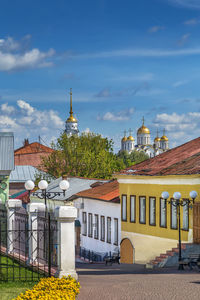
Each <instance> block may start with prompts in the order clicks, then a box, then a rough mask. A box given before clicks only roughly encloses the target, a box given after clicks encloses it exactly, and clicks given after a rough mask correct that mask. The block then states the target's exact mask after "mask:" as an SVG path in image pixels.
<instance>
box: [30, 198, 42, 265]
mask: <svg viewBox="0 0 200 300" xmlns="http://www.w3.org/2000/svg"><path fill="white" fill-rule="evenodd" d="M45 208H46V206H45V204H44V203H29V204H28V214H29V260H30V262H32V263H33V262H36V261H37V254H38V253H37V252H38V247H37V244H38V214H40V213H42V212H45Z"/></svg>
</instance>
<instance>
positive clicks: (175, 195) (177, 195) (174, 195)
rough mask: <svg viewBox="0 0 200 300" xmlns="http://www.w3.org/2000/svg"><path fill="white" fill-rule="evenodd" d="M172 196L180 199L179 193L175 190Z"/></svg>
mask: <svg viewBox="0 0 200 300" xmlns="http://www.w3.org/2000/svg"><path fill="white" fill-rule="evenodd" d="M173 198H174V199H175V200H180V199H181V193H179V192H175V193H174V194H173Z"/></svg>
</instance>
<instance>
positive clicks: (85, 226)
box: [82, 212, 87, 235]
mask: <svg viewBox="0 0 200 300" xmlns="http://www.w3.org/2000/svg"><path fill="white" fill-rule="evenodd" d="M82 222H83V232H82V234H83V235H87V214H86V212H83V213H82Z"/></svg>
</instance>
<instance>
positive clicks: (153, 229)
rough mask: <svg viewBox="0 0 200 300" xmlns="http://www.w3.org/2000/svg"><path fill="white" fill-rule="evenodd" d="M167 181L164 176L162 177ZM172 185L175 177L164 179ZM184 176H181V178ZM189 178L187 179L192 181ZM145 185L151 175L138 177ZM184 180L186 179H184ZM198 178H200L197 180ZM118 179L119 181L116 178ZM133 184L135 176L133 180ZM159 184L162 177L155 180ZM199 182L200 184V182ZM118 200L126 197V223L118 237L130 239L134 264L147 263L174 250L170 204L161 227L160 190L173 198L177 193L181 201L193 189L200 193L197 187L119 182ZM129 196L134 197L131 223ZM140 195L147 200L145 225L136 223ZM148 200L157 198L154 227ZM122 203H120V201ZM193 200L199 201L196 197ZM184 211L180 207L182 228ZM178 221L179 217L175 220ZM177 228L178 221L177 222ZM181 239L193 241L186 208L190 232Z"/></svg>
mask: <svg viewBox="0 0 200 300" xmlns="http://www.w3.org/2000/svg"><path fill="white" fill-rule="evenodd" d="M163 177H165V178H166V176H163ZM167 177H168V178H169V179H171V181H172V182H173V180H174V179H177V178H179V177H178V176H167ZM182 177H183V176H182ZM191 177H192V175H191V176H190V177H188V178H189V179H190V182H191ZM122 178H123V179H126V178H128V179H130V178H133V176H126V177H125V176H123V177H122ZM138 178H140V179H141V178H143V179H145V180H146V182H148V179H149V178H152V176H151V177H150V176H146V177H144V176H140V177H139V176H138ZM154 178H155V177H154ZM184 178H187V176H184ZM199 178H200V177H199ZM118 179H119V178H118ZM134 181H136V180H135V177H134ZM158 182H162V178H161V177H159V178H158ZM199 182H200V181H199ZM119 190H120V199H121V196H122V195H123V194H124V195H127V222H125V221H122V222H121V231H122V233H121V238H122V239H123V238H126V237H127V238H129V239H130V240H131V242H132V244H133V247H134V248H135V262H143V263H145V262H148V261H149V260H150V259H153V258H155V256H157V255H159V254H161V253H165V251H166V250H170V249H171V248H172V247H177V242H178V228H177V229H171V205H170V204H168V203H167V207H166V209H167V227H166V228H163V227H160V198H161V193H162V192H163V191H167V192H168V193H169V195H170V197H169V198H172V197H173V193H174V192H180V193H181V195H182V198H185V199H189V198H190V197H189V193H190V192H191V191H192V190H196V191H197V192H198V191H199V190H200V184H194V185H193V184H188V185H187V184H177V185H174V184H171V185H170V184H167V185H166V184H156V183H155V184H137V183H120V184H119ZM130 195H134V196H136V221H135V223H131V222H130ZM139 196H145V197H146V224H140V223H139ZM149 197H155V198H156V225H155V226H152V225H149ZM120 201H121V200H120ZM195 201H199V196H198V197H197V199H196V200H195ZM182 216H183V209H182V207H181V228H182ZM177 219H178V218H177ZM177 226H178V221H177ZM181 239H182V241H183V242H192V241H193V210H192V209H189V230H188V231H186V230H181Z"/></svg>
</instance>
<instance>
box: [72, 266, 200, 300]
mask: <svg viewBox="0 0 200 300" xmlns="http://www.w3.org/2000/svg"><path fill="white" fill-rule="evenodd" d="M77 272H78V275H79V281H80V284H81V289H80V295H79V296H78V300H104V299H106V300H118V299H119V300H147V299H148V300H151V299H154V300H158V299H159V300H168V299H169V300H174V299H176V300H177V299H178V300H179V299H180V300H183V299H184V300H190V299H191V300H200V273H199V271H198V270H192V271H190V270H184V271H178V270H177V269H176V268H163V269H160V270H151V269H150V270H149V269H145V268H144V266H143V265H126V264H122V265H117V264H113V266H107V267H106V266H105V265H100V264H99V265H98V264H84V263H82V264H81V263H78V264H77Z"/></svg>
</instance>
